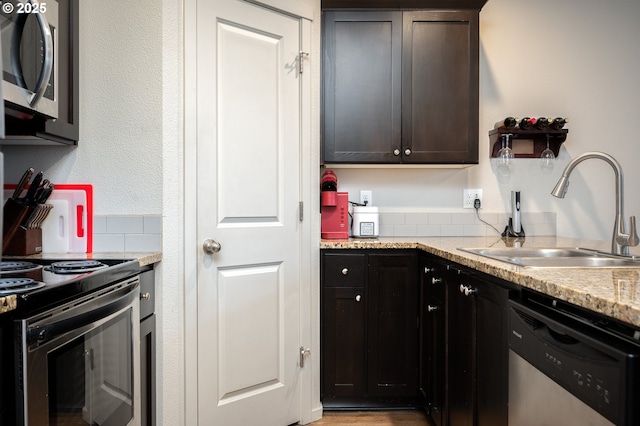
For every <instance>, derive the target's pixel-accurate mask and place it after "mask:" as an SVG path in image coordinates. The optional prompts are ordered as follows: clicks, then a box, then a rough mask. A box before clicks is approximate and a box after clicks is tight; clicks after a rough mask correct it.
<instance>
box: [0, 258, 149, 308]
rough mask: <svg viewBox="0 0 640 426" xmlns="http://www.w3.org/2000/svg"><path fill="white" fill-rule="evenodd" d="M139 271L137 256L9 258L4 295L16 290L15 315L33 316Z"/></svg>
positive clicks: (1, 279)
mask: <svg viewBox="0 0 640 426" xmlns="http://www.w3.org/2000/svg"><path fill="white" fill-rule="evenodd" d="M139 273H140V264H139V263H138V261H137V260H136V259H89V260H70V259H5V260H4V261H2V262H0V297H1V296H8V295H12V294H15V295H16V299H17V307H16V310H15V311H14V315H16V316H22V317H24V316H30V315H33V314H36V313H39V312H42V311H45V310H47V309H49V308H51V307H53V306H56V305H61V304H64V303H66V302H68V301H70V300H73V299H75V298H79V297H81V296H83V295H86V294H89V293H91V292H93V291H95V290H98V289H100V288H102V287H105V286H107V285H109V284H111V283H114V282H117V281H120V280H123V279H126V278H129V277H132V276H135V275H137V274H139ZM14 315H12V316H14Z"/></svg>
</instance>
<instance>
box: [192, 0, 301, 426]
mask: <svg viewBox="0 0 640 426" xmlns="http://www.w3.org/2000/svg"><path fill="white" fill-rule="evenodd" d="M197 8H198V17H197V30H196V31H197V95H196V96H197V143H196V145H197V183H196V187H197V224H196V225H197V235H198V240H199V244H202V242H203V241H205V240H207V239H211V240H215V242H216V243H219V244H220V247H221V248H220V250H219V251H217V252H213V253H207V251H206V250H204V249H203V248H199V250H200V251H199V253H200V254H199V264H198V271H197V280H198V283H197V293H198V296H197V297H198V299H197V305H198V315H197V318H198V331H197V335H198V349H197V352H198V421H199V423H200V424H203V425H205V424H207V425H210V424H219V425H274V426H278V425H280V426H284V425H288V424H292V423H295V422H297V421H298V420H299V419H300V396H299V389H298V387H299V383H298V374H299V372H298V368H299V367H298V348H299V346H300V344H299V341H300V337H299V328H300V315H299V310H300V284H299V281H300V278H299V277H300V244H301V242H300V241H301V239H300V222H299V218H298V202H299V200H300V158H299V156H300V82H299V72H298V65H299V64H298V60H299V51H300V20H299V19H294V18H292V17H290V16H286V15H283V14H280V13H278V12H276V11H273V10H270V9H267V8H263V7H260V6H257V5H254V4H251V3H247V2H244V1H240V0H215V1H212V0H201V1H198V2H197Z"/></svg>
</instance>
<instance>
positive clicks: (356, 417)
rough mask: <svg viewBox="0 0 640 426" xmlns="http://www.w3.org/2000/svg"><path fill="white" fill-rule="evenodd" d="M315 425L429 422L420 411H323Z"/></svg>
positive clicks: (406, 425) (409, 425) (413, 425)
mask: <svg viewBox="0 0 640 426" xmlns="http://www.w3.org/2000/svg"><path fill="white" fill-rule="evenodd" d="M311 425H313V426H317V425H333V426H352V425H372V426H392V425H393V426H395V425H400V426H429V425H431V423H430V422H429V420H428V419H427V416H426V414H424V413H423V412H422V411H417V410H416V411H347V412H344V411H325V412H324V414H323V415H322V419H321V420H318V421H317V422H313V423H311Z"/></svg>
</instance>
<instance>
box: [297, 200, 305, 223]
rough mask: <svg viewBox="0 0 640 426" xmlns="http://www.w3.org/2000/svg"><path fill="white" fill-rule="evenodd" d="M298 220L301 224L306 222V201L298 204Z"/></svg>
mask: <svg viewBox="0 0 640 426" xmlns="http://www.w3.org/2000/svg"><path fill="white" fill-rule="evenodd" d="M298 220H299V221H300V222H302V221H303V220H304V201H300V202H298Z"/></svg>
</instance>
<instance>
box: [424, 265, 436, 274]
mask: <svg viewBox="0 0 640 426" xmlns="http://www.w3.org/2000/svg"><path fill="white" fill-rule="evenodd" d="M433 271H435V269H434V268H429V267H428V266H425V267H424V273H425V274H428V273H429V272H433Z"/></svg>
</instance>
